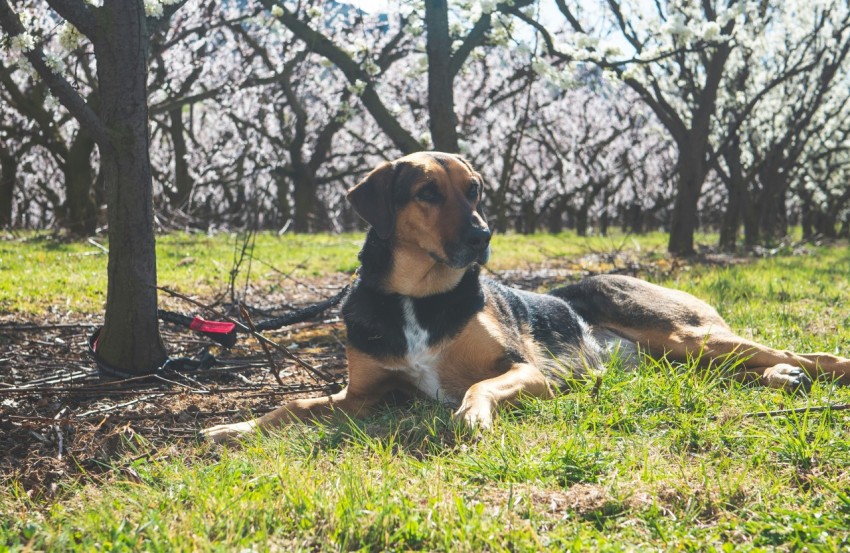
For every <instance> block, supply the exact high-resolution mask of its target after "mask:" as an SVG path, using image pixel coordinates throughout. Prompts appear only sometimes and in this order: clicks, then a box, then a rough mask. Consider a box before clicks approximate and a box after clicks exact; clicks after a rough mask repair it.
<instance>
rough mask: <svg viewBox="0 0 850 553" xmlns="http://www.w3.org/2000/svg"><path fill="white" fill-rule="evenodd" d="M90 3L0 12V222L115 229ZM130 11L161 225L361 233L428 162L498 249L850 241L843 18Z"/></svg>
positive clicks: (439, 1) (697, 6)
mask: <svg viewBox="0 0 850 553" xmlns="http://www.w3.org/2000/svg"><path fill="white" fill-rule="evenodd" d="M106 4H107V5H106V6H104V5H103V2H101V1H91V0H24V1H14V0H0V12H2V22H1V23H2V27H3V30H4V31H5V32H4V34H3V43H2V45H3V48H2V55H0V80H2V88H0V108H1V109H0V171H2V172H1V173H0V225H2V226H11V227H21V228H44V227H60V228H65V229H68V230H70V231H71V232H73V233H76V234H83V235H85V234H92V233H95V232H97V231H98V230H99V229H102V228H104V227H105V225H107V224H108V221H107V218H106V216H105V213H106V209H105V206H106V205H107V204H108V203H109V202H108V186H107V184H106V179H107V178H108V173H109V170H110V169H109V168H108V167H106V166H105V165H104V163H103V151H102V150H103V147H102V144H101V142H102V141H101V140H99V139H98V136H97V134H98V133H99V132H105V129H100V130H98V129H95V128H90V125H88V124H86V122H85V120H81V119H80V117H81V113H79V112H78V111H77V110H75V109H74V108H72V107H71V106H68V105H67V104H68V102H69V101H71V100H74V101H75V102H76V103H77V104H79V105H80V106H83V107H85V109H86V110H87V111H88V112H90V113H88V115H85V114H83V115H84V116H85V117H88V119H89V120H93V119H94V117H93V114H94V113H98V114H100V113H102V110H104V109H111V108H109V107H108V106H107V105H106V104H109V103H111V102H113V99H110V98H108V97H105V96H108V95H110V94H113V93H119V94H124V92H119V91H120V87H121V86H122V85H120V83H118V84H116V86H117V88H109V86H104V84H106V83H103V82H102V81H103V79H104V77H105V75H103V74H102V73H103V70H104V68H103V67H102V66H103V65H104V63H106V62H105V60H104V59H102V57H103V56H106V55H111V54H114V51H113V49H112V48H111V47H110V46H108V45H107V43H108V41H107V40H103V41H100V40H99V39H101V38H105V37H102V36H92V33H93V31H92V29H91V28H90V27H91V26H90V25H89V23H91V21H88V22H87V21H85V19H86V17H85V16H84V14H85V13H86V12H87V11H88V12H91V13H94V12H95V11H96V10H101V9H108V8H109V6H108V5H109V4H110V2H108V1H107V2H106ZM119 4H120V3H119ZM140 6H143V9H144V14H143V15H141V16H140V17H141V18H142V19H144V20H145V21H144V23H145V27H146V31H145V37H144V39H145V40H144V42H145V44H144V46H145V50H146V56H145V59H144V60H139V62H137V66H135V67H130V66H127V65H125V64H122V63H121V62H117V60H115V61H116V62H117V66H116V68H115V70H116V71H117V73H119V74H120V75H117V76H116V78H117V79H118V80H127V81H138V80H139V79H141V82H137V83H136V84H137V85H139V86H141V87H142V88H141V89H140V91H139V94H143V95H145V97H146V99H147V119H148V120H149V137H150V144H149V158H150V164H149V167H147V168H143V167H139V168H138V169H137V171H138V172H140V174H141V175H142V176H141V177H140V178H141V179H142V180H144V179H147V178H148V177H146V176H144V173H146V172H149V173H150V175H151V176H150V178H152V190H151V194H152V198H153V211H154V213H155V214H158V215H159V218H158V220H159V221H160V222H161V223H162V224H163V225H166V226H168V225H171V226H175V225H176V226H184V225H189V226H199V227H203V228H210V227H219V228H227V227H246V226H252V227H254V226H256V227H263V228H275V229H282V228H287V229H289V230H292V231H296V232H311V231H340V230H347V229H352V228H356V227H357V226H358V225H359V222H358V220H357V218H356V216H355V215H354V214H353V212H352V211H351V210H350V209H349V208H348V207H347V206H346V204H345V202H344V200H343V198H344V194H343V192H344V190H345V189H346V188H348V187H350V186H351V185H352V184H353V183H354V182H356V180H357V179H358V178H359V177H360V176H361V175H363V174H364V173H365V172H367V171H368V170H369V169H371V168H372V167H374V166H375V165H376V164H377V163H378V162H379V161H380V160H383V159H387V158H394V157H397V156H399V155H401V154H404V153H409V152H412V151H415V150H419V149H438V150H445V151H454V152H460V153H462V154H464V155H465V156H467V157H468V158H469V159H470V161H471V162H472V163H473V164H474V165H475V166H476V167H477V168H479V170H480V171H481V172H482V173H483V174H484V176H485V178H486V179H487V181H488V192H487V196H486V199H485V201H486V204H487V212H488V214H489V216H490V218H491V222H492V223H493V225H494V226H495V227H496V228H497V229H498V230H500V231H504V230H508V229H513V230H516V231H519V232H534V231H538V230H550V231H558V230H561V229H563V228H573V229H576V230H577V232H578V233H580V234H584V233H587V232H591V231H594V230H595V231H597V232H602V233H605V232H606V231H607V229H608V227H609V226H611V225H619V226H622V227H623V228H625V229H627V230H630V231H633V232H641V231H643V230H650V229H658V228H663V229H665V230H668V231H669V232H670V250H671V252H673V253H678V254H687V253H690V252H691V251H692V250H693V233H694V230H695V229H696V228H697V227H698V226H699V225H702V226H703V227H705V228H711V229H719V230H720V236H721V238H720V242H721V244H720V245H721V246H722V247H724V248H725V249H734V248H735V247H736V246H737V245H739V242H740V239H741V238H742V237H743V239H744V241H745V243H746V244H747V245H749V246H752V245H756V244H760V243H763V242H771V241H774V240H776V239H778V238H781V237H782V236H783V235H784V234H785V232H786V230H787V228H788V225H789V224H791V223H801V224H802V225H803V228H804V231H805V232H806V234H808V235H812V234H824V235H828V236H834V235H836V234H837V233H842V234H844V235H847V234H848V232H850V228H848V226H850V225H848V216H849V215H848V214H850V210H848V205H850V186H848V185H847V175H846V173H847V171H848V167H850V165H848V163H850V155H848V151H847V145H848V143H847V140H846V136H847V133H848V131H850V120H848V115H850V107H848V102H847V96H848V94H850V86H848V85H850V83H848V78H847V75H848V71H847V54H848V48H850V28H848V25H850V10H848V7H847V3H846V2H842V1H838V0H836V1H829V0H816V1H806V2H796V1H792V2H778V1H776V2H768V1H763V0H761V1H757V2H754V1H737V0H724V1H723V2H716V1H700V2H695V1H677V2H672V1H670V2H651V3H650V2H644V1H641V0H629V1H611V0H605V1H599V2H587V1H581V2H578V1H574V2H568V1H566V0H555V1H554V2H553V1H547V2H542V3H541V2H537V1H531V0H513V1H512V2H504V3H497V2H495V1H492V0H491V1H487V0H479V1H475V0H469V1H457V2H446V1H445V0H428V1H424V2H423V1H421V0H399V1H398V2H396V3H395V4H394V6H395V9H393V10H391V11H390V12H388V13H371V12H364V11H362V10H360V9H358V8H356V7H354V6H352V5H349V4H346V3H345V2H343V1H334V0H324V1H321V0H312V1H309V0H300V1H298V2H289V1H287V2H280V1H278V0H243V1H227V0H224V1H222V0H217V1H216V0H189V1H179V2H160V1H157V0H146V1H145V2H144V3H143V4H142V3H140ZM87 27H88V28H87ZM95 34H97V33H95ZM100 34H101V35H102V34H104V33H100ZM124 38H125V36H124V35H119V36H118V37H116V40H123V39H124ZM99 42H103V44H100V45H99ZM60 80H61V81H62V87H63V88H67V89H68V90H67V91H66V92H67V94H65V95H64V96H63V92H62V91H61V90H56V89H55V87H54V86H53V85H55V84H58V83H59V81H60ZM133 101H135V102H141V101H142V98H141V97H139V98H136V99H135V100H133ZM143 108H144V106H139V105H136V106H135V108H131V109H136V110H137V111H140V110H142V109H143ZM101 126H102V125H101ZM140 132H143V131H140ZM140 136H141V135H140Z"/></svg>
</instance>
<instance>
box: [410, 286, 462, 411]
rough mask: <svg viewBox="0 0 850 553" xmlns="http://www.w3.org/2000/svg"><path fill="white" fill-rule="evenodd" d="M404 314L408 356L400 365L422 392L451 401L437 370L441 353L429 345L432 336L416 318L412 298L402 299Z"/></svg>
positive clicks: (441, 399)
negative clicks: (441, 383) (402, 365)
mask: <svg viewBox="0 0 850 553" xmlns="http://www.w3.org/2000/svg"><path fill="white" fill-rule="evenodd" d="M401 308H402V313H403V315H404V322H403V324H404V329H403V330H404V337H405V339H406V340H407V356H406V357H405V360H406V361H407V364H406V366H405V367H399V370H401V371H404V372H405V373H407V375H408V376H409V378H410V380H411V382H412V383H413V385H414V386H416V388H417V389H419V391H420V392H422V393H424V394H427V395H428V396H429V397H432V398H434V399H437V400H440V401H451V399H452V398H448V397H446V395H445V393H444V392H443V390H442V389H441V388H440V375H439V373H438V372H437V364H438V363H439V360H440V359H439V355H438V354H437V353H435V352H434V351H433V350H432V349H431V348H429V347H428V340H429V338H430V336H429V335H428V331H427V330H425V329H424V328H422V326H421V325H420V324H419V321H418V320H417V319H416V312H415V311H414V309H413V301H412V300H411V299H410V298H402V299H401Z"/></svg>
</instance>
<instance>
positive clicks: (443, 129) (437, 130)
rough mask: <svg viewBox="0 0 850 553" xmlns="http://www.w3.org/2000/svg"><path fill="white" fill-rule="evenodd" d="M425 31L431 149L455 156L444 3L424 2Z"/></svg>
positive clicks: (455, 123) (453, 118)
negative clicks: (432, 145) (432, 147)
mask: <svg viewBox="0 0 850 553" xmlns="http://www.w3.org/2000/svg"><path fill="white" fill-rule="evenodd" d="M425 25H426V28H427V29H428V31H427V33H428V38H427V44H426V51H427V53H428V115H429V122H428V125H429V128H430V130H431V140H432V141H433V143H434V149H435V150H440V151H443V152H458V136H457V117H456V115H455V101H454V89H453V86H452V85H453V80H454V79H453V78H452V73H451V54H452V41H451V37H450V36H449V8H448V4H447V2H446V0H425Z"/></svg>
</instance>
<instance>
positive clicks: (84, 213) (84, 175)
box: [62, 129, 97, 236]
mask: <svg viewBox="0 0 850 553" xmlns="http://www.w3.org/2000/svg"><path fill="white" fill-rule="evenodd" d="M94 146H95V142H94V138H92V137H91V135H90V134H89V133H87V132H86V131H85V129H80V130H79V131H78V132H77V135H76V136H75V137H74V139H73V141H72V142H71V147H70V148H68V155H67V157H66V159H65V163H64V165H63V167H62V172H63V174H64V177H65V225H66V226H67V228H68V230H70V231H71V232H72V233H73V234H76V235H79V236H90V235H92V234H94V233H95V230H96V229H97V204H96V203H95V199H94V190H93V184H94V177H93V175H92V166H91V155H92V152H94Z"/></svg>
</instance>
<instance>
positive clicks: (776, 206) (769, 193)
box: [758, 164, 788, 242]
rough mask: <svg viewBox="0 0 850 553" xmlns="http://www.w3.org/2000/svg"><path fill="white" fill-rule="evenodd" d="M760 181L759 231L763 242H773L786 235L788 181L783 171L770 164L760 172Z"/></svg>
mask: <svg viewBox="0 0 850 553" xmlns="http://www.w3.org/2000/svg"><path fill="white" fill-rule="evenodd" d="M759 181H760V182H761V195H760V197H759V202H758V207H759V231H760V233H761V238H762V240H765V241H767V242H772V241H775V240H778V239H780V238H783V237H784V236H785V235H786V232H785V230H786V220H785V196H786V192H787V190H788V179H787V177H786V175H785V173H784V172H783V171H781V170H779V169H777V168H776V167H775V166H774V165H773V164H768V165H766V166H765V167H764V169H763V170H762V171H760V172H759Z"/></svg>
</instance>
